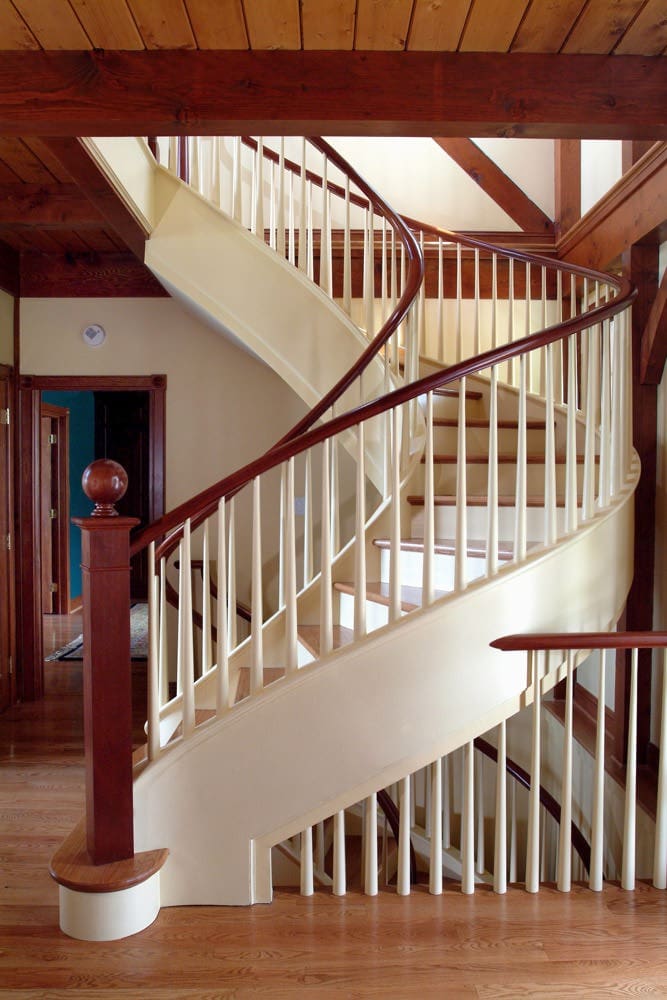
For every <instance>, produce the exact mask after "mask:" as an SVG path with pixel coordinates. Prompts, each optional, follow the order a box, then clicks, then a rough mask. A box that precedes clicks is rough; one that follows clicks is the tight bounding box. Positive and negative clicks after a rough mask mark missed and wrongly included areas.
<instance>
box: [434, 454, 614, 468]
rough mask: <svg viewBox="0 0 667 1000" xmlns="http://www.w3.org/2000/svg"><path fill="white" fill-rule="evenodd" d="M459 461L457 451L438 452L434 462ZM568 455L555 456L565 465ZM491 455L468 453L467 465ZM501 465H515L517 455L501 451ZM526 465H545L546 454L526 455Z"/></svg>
mask: <svg viewBox="0 0 667 1000" xmlns="http://www.w3.org/2000/svg"><path fill="white" fill-rule="evenodd" d="M425 461H426V459H425V456H423V455H422V464H423V463H424V462H425ZM457 461H458V456H457V455H456V453H455V452H444V453H441V454H436V455H434V456H433V462H434V463H435V464H436V465H455V464H456V462H457ZM566 461H567V457H566V455H565V453H564V452H558V453H557V454H556V457H555V462H556V465H565V463H566ZM583 461H584V456H583V455H577V462H578V463H582V462H583ZM595 461H596V462H599V461H600V458H599V456H598V455H596V456H595ZM488 463H489V456H488V455H485V454H483V453H479V452H477V453H475V454H472V455H470V454H468V455H466V464H467V465H488ZM498 464H499V465H515V464H516V455H515V454H514V453H512V452H501V453H500V454H499V455H498ZM526 465H544V455H542V454H540V453H539V452H537V453H535V454H531V455H526Z"/></svg>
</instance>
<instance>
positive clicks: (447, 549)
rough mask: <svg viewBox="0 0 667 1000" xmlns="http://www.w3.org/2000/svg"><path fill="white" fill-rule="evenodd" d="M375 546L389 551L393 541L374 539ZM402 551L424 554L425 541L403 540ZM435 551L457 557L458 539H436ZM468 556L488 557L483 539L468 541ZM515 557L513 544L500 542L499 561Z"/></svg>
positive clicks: (416, 539)
mask: <svg viewBox="0 0 667 1000" xmlns="http://www.w3.org/2000/svg"><path fill="white" fill-rule="evenodd" d="M373 545H376V546H377V547H378V548H379V549H389V548H390V547H391V541H390V539H389V538H374V539H373ZM401 549H402V550H403V551H404V552H423V551H424V539H423V538H402V539H401ZM433 551H434V552H435V553H437V555H444V556H453V555H456V539H454V538H436V539H435V544H434V547H433ZM468 555H469V556H472V557H481V558H483V557H484V556H486V542H485V541H484V540H483V539H481V538H480V539H468ZM513 556H514V550H513V543H512V542H498V558H499V559H512V558H513Z"/></svg>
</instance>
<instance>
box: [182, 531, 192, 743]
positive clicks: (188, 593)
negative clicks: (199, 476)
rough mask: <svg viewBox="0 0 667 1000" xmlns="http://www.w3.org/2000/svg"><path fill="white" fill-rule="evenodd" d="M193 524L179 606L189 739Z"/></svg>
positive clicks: (186, 535) (187, 541) (187, 539)
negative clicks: (180, 609) (180, 610)
mask: <svg viewBox="0 0 667 1000" xmlns="http://www.w3.org/2000/svg"><path fill="white" fill-rule="evenodd" d="M190 533H191V524H190V518H188V519H187V521H186V522H185V525H184V527H183V543H182V549H183V557H182V558H183V577H182V591H181V594H180V602H179V608H182V612H181V629H180V632H181V643H182V646H181V649H182V652H181V657H182V659H181V663H182V681H183V738H184V739H187V738H188V736H190V735H191V734H192V732H193V731H194V728H195V656H194V652H195V650H194V636H193V634H192V558H191V551H192V548H191V540H190Z"/></svg>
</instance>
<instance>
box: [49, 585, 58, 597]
mask: <svg viewBox="0 0 667 1000" xmlns="http://www.w3.org/2000/svg"><path fill="white" fill-rule="evenodd" d="M49 593H50V594H57V593H58V584H57V583H50V584H49Z"/></svg>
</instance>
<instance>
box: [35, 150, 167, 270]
mask: <svg viewBox="0 0 667 1000" xmlns="http://www.w3.org/2000/svg"><path fill="white" fill-rule="evenodd" d="M44 145H45V146H47V147H48V149H49V151H50V152H51V153H53V155H54V156H55V157H57V159H58V160H59V161H60V163H61V164H62V165H63V167H65V169H66V170H67V172H68V173H69V175H70V176H71V177H72V179H73V180H74V181H75V182H76V184H77V185H78V186H79V188H80V189H81V191H83V193H84V195H85V196H86V197H87V198H88V199H89V201H91V202H92V204H93V205H94V206H95V208H96V209H97V210H98V212H99V213H100V215H101V216H102V217H103V218H104V219H105V220H106V222H107V223H108V224H109V226H110V227H111V228H112V229H113V230H114V232H116V233H117V234H118V236H120V238H121V239H122V240H123V242H124V243H125V244H126V246H127V247H128V248H129V249H130V250H131V251H132V253H134V254H135V255H136V256H137V257H138V258H139V259H140V260H143V259H144V245H145V242H146V236H147V233H146V231H145V229H144V228H143V226H142V225H141V223H140V222H139V220H138V219H137V217H136V216H135V215H134V214H133V213H132V211H131V210H130V209H129V208H128V206H127V205H126V204H125V202H124V201H122V200H121V199H120V197H119V196H118V193H117V192H116V190H115V189H114V187H113V185H112V184H111V182H110V181H109V179H108V178H107V176H106V175H105V174H104V173H103V172H102V170H101V169H100V167H98V165H97V164H96V163H95V161H94V160H93V159H92V157H91V156H90V155H89V154H88V151H87V150H86V148H85V146H84V145H83V144H82V143H81V142H80V140H79V139H77V138H74V137H72V138H69V137H59V138H49V139H44Z"/></svg>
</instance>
